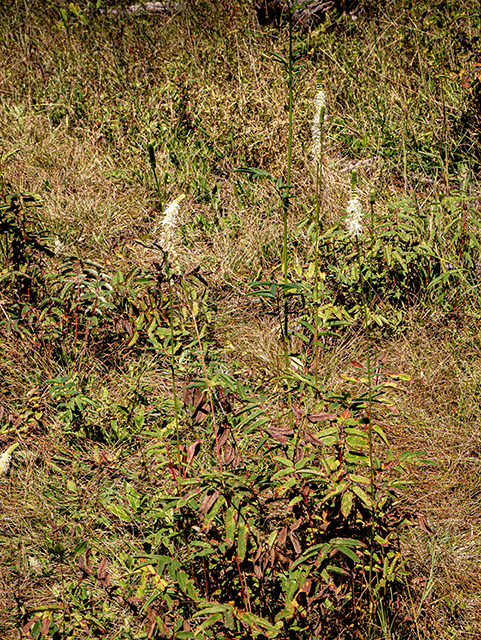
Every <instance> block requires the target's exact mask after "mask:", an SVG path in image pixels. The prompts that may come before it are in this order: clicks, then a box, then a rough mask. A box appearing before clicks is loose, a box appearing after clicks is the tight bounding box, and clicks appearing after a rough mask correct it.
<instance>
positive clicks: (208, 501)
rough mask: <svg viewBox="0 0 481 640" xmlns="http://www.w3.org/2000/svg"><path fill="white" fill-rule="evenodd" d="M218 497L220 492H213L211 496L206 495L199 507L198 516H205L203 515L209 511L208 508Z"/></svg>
mask: <svg viewBox="0 0 481 640" xmlns="http://www.w3.org/2000/svg"><path fill="white" fill-rule="evenodd" d="M219 495H220V491H214V493H212V494H211V495H209V494H206V495H205V496H204V499H203V500H202V502H201V504H200V507H199V515H200V516H205V514H206V513H207V512H208V511H209V510H210V508H211V507H212V506H213V505H214V503H215V501H216V500H217V498H218V497H219Z"/></svg>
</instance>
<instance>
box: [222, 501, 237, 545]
mask: <svg viewBox="0 0 481 640" xmlns="http://www.w3.org/2000/svg"><path fill="white" fill-rule="evenodd" d="M235 513H236V509H235V507H229V508H228V509H227V512H226V514H225V531H226V535H225V537H226V541H227V542H228V543H229V546H231V545H233V544H234V536H235V530H236V524H237V523H236V521H235V519H234V516H235Z"/></svg>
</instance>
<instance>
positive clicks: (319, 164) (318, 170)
mask: <svg viewBox="0 0 481 640" xmlns="http://www.w3.org/2000/svg"><path fill="white" fill-rule="evenodd" d="M323 123H324V107H323V108H322V109H321V115H320V125H319V126H320V132H319V145H320V146H319V157H318V158H316V256H315V262H316V291H315V299H314V306H315V314H316V322H315V326H316V355H315V362H316V365H315V366H316V372H315V381H316V387H317V375H318V371H319V232H320V227H321V186H322V152H323Z"/></svg>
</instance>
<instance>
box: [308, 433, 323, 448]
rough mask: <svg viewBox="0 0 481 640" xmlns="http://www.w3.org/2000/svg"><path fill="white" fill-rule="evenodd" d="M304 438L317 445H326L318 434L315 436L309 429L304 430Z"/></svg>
mask: <svg viewBox="0 0 481 640" xmlns="http://www.w3.org/2000/svg"><path fill="white" fill-rule="evenodd" d="M304 440H305V441H306V442H310V443H311V444H313V445H314V446H316V447H323V446H324V442H323V441H322V440H319V438H316V436H313V435H312V433H309V431H304Z"/></svg>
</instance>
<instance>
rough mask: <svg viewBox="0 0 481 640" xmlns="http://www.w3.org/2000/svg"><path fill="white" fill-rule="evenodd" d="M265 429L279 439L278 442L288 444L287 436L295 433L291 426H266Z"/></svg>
mask: <svg viewBox="0 0 481 640" xmlns="http://www.w3.org/2000/svg"><path fill="white" fill-rule="evenodd" d="M264 431H265V432H266V433H268V434H269V435H270V436H272V438H274V440H277V442H280V443H281V444H286V442H287V437H288V436H293V435H294V430H293V429H289V428H288V429H281V428H279V427H266V428H265V429H264Z"/></svg>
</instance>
